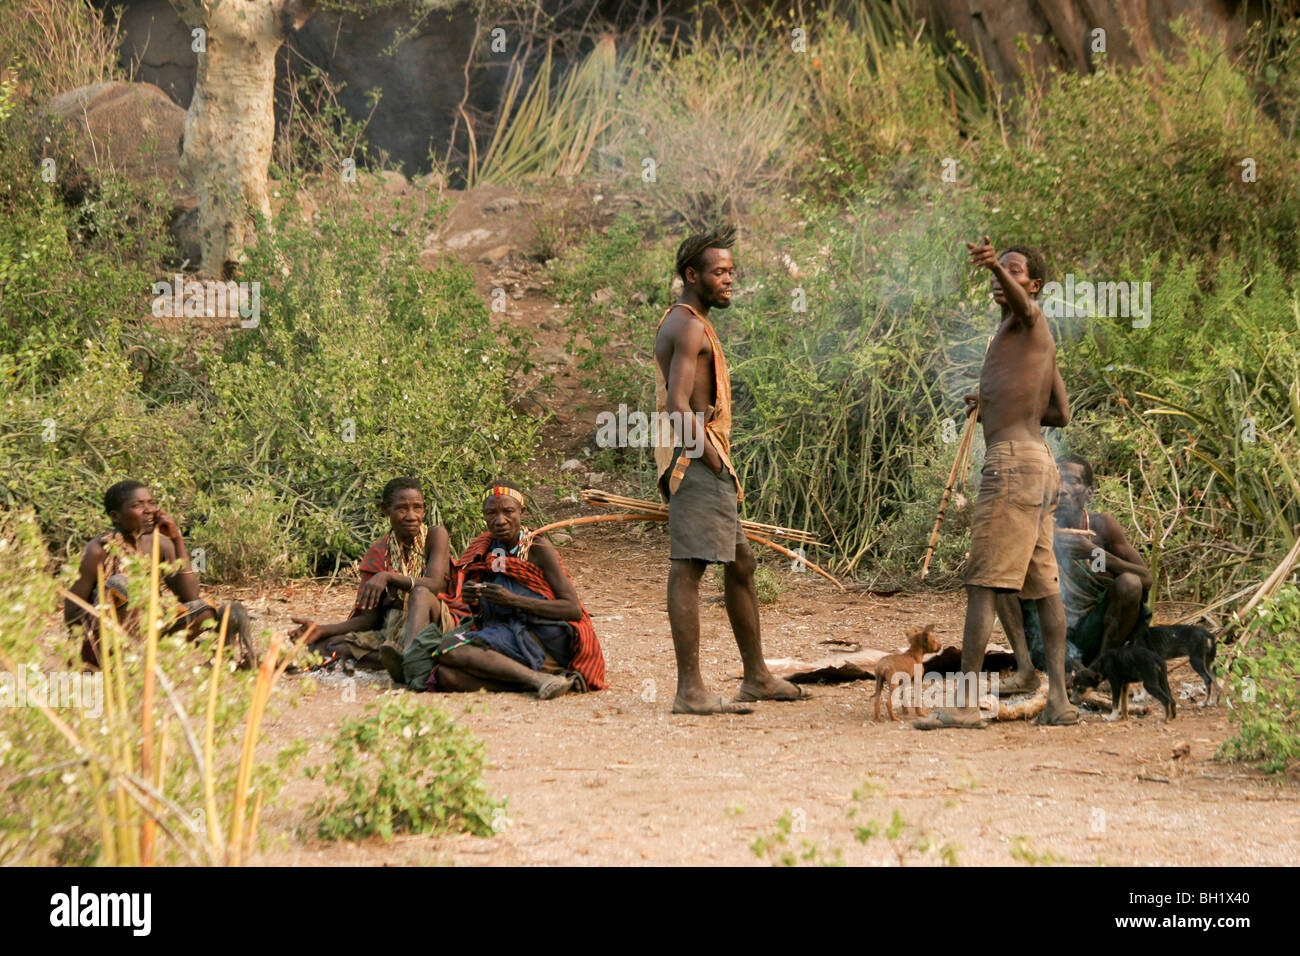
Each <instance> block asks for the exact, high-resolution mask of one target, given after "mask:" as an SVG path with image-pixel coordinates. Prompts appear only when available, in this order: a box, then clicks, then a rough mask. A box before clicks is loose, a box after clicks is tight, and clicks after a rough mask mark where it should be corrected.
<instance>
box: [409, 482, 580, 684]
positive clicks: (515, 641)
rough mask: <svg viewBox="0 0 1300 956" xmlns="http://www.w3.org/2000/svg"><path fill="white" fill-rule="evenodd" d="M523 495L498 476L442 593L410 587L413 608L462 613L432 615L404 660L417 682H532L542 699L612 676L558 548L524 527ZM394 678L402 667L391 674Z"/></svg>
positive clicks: (413, 680)
mask: <svg viewBox="0 0 1300 956" xmlns="http://www.w3.org/2000/svg"><path fill="white" fill-rule="evenodd" d="M523 515H524V495H523V492H521V491H520V490H519V489H518V488H516V487H515V486H514V485H512V484H509V483H507V482H503V481H502V482H496V483H495V484H493V485H492V487H490V488H488V489H487V493H486V494H485V496H484V500H483V520H484V521H485V522H486V523H487V528H488V530H487V531H485V532H484V533H483V534H481V535H479V536H478V537H477V538H475V539H474V540H473V541H472V542H471V543H470V545H469V547H468V548H466V549H465V553H464V554H462V555H461V556H460V560H458V561H457V562H456V563H455V564H454V565H453V566H452V569H451V585H450V588H449V590H448V591H447V592H446V593H445V594H441V595H437V596H436V597H435V596H434V595H433V594H432V593H431V592H429V591H428V590H427V589H425V588H423V587H419V586H417V587H416V588H415V589H414V590H413V591H412V592H411V613H412V614H416V613H417V612H419V611H420V609H422V608H423V607H424V606H425V604H426V603H428V602H432V601H435V600H440V601H442V602H443V603H444V604H445V605H446V607H447V608H448V609H449V611H450V613H451V615H452V617H453V618H454V619H455V621H456V627H455V628H453V629H452V630H451V631H450V632H447V631H446V630H445V629H444V628H443V627H441V626H439V624H438V623H436V622H435V623H433V624H430V625H429V627H427V628H425V630H423V631H422V632H421V633H420V634H419V635H418V636H417V637H416V639H415V640H414V641H413V642H412V644H411V646H410V648H409V649H408V650H407V652H406V654H405V655H404V657H403V660H402V674H401V678H402V681H401V682H403V683H405V684H406V685H407V686H408V687H410V688H411V689H412V690H431V691H432V690H440V691H475V690H480V689H482V690H513V691H532V692H535V693H536V694H537V697H538V698H539V699H540V700H551V699H552V698H555V697H560V696H562V695H563V694H567V693H570V692H575V691H576V692H581V691H589V690H600V689H601V688H602V687H604V686H605V658H604V656H603V655H602V654H601V650H600V642H599V641H597V640H596V630H595V628H594V627H593V626H592V623H591V617H590V615H588V614H587V611H586V608H584V607H583V606H582V602H581V601H579V600H578V592H577V591H576V590H575V589H574V587H573V581H572V580H570V578H569V575H568V573H567V572H566V571H565V570H564V565H563V564H562V563H561V562H560V556H559V554H557V553H556V551H555V548H554V547H552V546H551V544H550V543H549V542H547V541H545V540H543V539H538V540H536V541H534V540H532V537H531V535H530V534H529V533H528V531H527V529H525V528H524V527H523ZM393 677H394V680H396V679H397V675H395V674H394V675H393Z"/></svg>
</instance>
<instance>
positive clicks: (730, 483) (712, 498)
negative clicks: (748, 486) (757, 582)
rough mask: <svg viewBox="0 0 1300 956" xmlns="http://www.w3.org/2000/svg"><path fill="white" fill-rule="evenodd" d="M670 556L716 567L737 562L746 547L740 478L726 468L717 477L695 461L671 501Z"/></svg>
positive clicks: (673, 558)
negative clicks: (738, 488) (741, 548)
mask: <svg viewBox="0 0 1300 956" xmlns="http://www.w3.org/2000/svg"><path fill="white" fill-rule="evenodd" d="M668 541H669V547H670V550H669V557H670V558H671V559H672V560H674V561H677V560H681V559H685V558H689V559H693V560H695V561H705V562H708V563H712V564H730V563H731V562H732V561H735V560H736V546H737V545H739V544H744V542H745V532H744V531H743V530H742V529H741V527H740V514H739V507H738V502H737V494H736V479H735V478H733V477H731V472H729V471H727V470H726V469H725V468H724V469H723V470H722V474H721V475H715V474H714V473H713V472H712V471H711V470H710V469H709V466H708V465H706V464H705V463H704V461H703V460H702V459H699V458H696V459H693V460H692V461H691V463H690V465H689V466H688V467H687V469H686V474H684V475H683V476H682V481H681V484H680V485H678V486H677V490H676V491H674V492H673V494H672V497H671V498H669V499H668Z"/></svg>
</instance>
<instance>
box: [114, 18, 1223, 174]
mask: <svg viewBox="0 0 1300 956" xmlns="http://www.w3.org/2000/svg"><path fill="white" fill-rule="evenodd" d="M913 4H914V8H915V10H916V12H917V16H918V17H923V18H925V20H926V21H927V22H928V23H929V24H930V25H931V27H932V28H933V29H936V30H937V31H939V33H941V34H946V33H947V32H948V31H952V33H953V34H955V35H956V36H957V37H958V38H959V39H961V40H962V41H963V42H965V43H966V45H967V46H969V47H970V48H971V49H974V50H978V51H979V52H980V53H982V54H983V56H984V57H985V60H986V62H987V63H988V66H989V69H990V71H991V72H992V74H993V76H994V77H995V78H996V79H997V80H999V81H1001V82H1003V83H1009V82H1014V81H1015V80H1016V79H1017V78H1018V77H1019V76H1020V75H1021V71H1022V69H1024V67H1025V65H1026V63H1028V64H1032V66H1033V67H1034V68H1035V69H1044V68H1046V67H1049V66H1056V67H1058V68H1060V69H1064V70H1072V71H1077V72H1082V71H1087V70H1090V69H1092V66H1093V63H1094V61H1095V55H1094V53H1093V46H1094V42H1095V38H1094V35H1093V31H1094V30H1097V29H1101V30H1104V31H1105V44H1106V51H1107V58H1108V60H1109V62H1111V63H1114V64H1132V63H1137V62H1140V61H1142V60H1144V59H1145V58H1147V57H1148V56H1150V54H1151V52H1152V51H1153V50H1167V49H1170V48H1172V47H1173V46H1174V44H1175V42H1176V39H1175V36H1174V33H1173V30H1172V27H1171V24H1172V23H1173V21H1174V20H1175V19H1177V18H1178V17H1179V16H1184V17H1187V18H1188V19H1189V20H1190V21H1192V22H1195V23H1197V24H1199V25H1200V26H1202V27H1206V26H1209V27H1214V28H1217V29H1220V30H1222V31H1223V33H1224V35H1225V37H1226V38H1227V39H1228V40H1229V41H1231V40H1234V39H1236V38H1237V37H1239V36H1240V34H1241V29H1242V9H1243V8H1244V7H1245V6H1246V5H1245V4H1244V3H1242V2H1239V0H913ZM542 5H543V6H546V5H547V4H545V3H543V4H542ZM606 5H608V4H598V6H606ZM614 6H617V4H615V5H614ZM689 6H690V4H689V3H688V2H686V0H681V2H671V0H670V2H669V3H667V4H665V8H666V9H667V10H669V11H670V12H671V13H672V15H673V16H674V17H675V18H677V19H680V18H681V17H682V15H684V13H685V11H686V8H688V7H689ZM679 8H680V9H679ZM121 9H122V13H121V25H122V33H123V43H122V59H123V62H124V63H125V64H128V65H130V66H132V67H133V68H134V69H135V76H136V78H137V79H139V80H143V81H145V82H148V83H153V84H154V85H156V86H158V87H159V88H161V89H162V90H164V91H165V92H166V93H167V95H168V96H170V97H171V98H172V99H173V100H174V101H175V102H176V103H178V104H179V105H181V106H185V107H187V106H188V105H189V102H190V98H191V96H192V95H193V92H194V75H195V65H196V54H195V53H194V52H193V51H192V50H191V37H190V31H189V29H188V28H187V27H186V26H185V25H184V24H183V23H182V22H181V20H180V18H179V17H178V16H177V15H176V13H175V11H174V10H173V9H172V7H171V5H170V4H169V3H168V2H167V0H124V2H123V3H122V5H121ZM407 33H410V35H409V36H406V34H407ZM1022 34H1023V35H1025V36H1027V37H1030V38H1035V37H1041V38H1043V42H1041V43H1035V42H1031V43H1030V53H1029V58H1028V60H1027V61H1026V60H1025V56H1024V54H1023V53H1021V51H1020V50H1018V49H1017V46H1016V37H1017V36H1019V35H1022ZM399 36H404V37H405V39H403V40H402V42H400V43H398V44H397V45H396V46H395V47H393V40H394V38H395V37H399ZM474 38H475V21H474V15H473V8H472V5H471V4H468V3H466V4H462V5H461V6H460V7H458V8H455V9H454V10H453V11H452V12H450V13H438V14H434V15H432V16H430V17H428V18H426V19H425V20H424V21H423V22H422V23H421V24H420V25H419V26H418V27H416V28H415V29H414V31H413V32H411V22H410V19H409V14H407V13H405V12H404V11H403V10H401V9H397V10H386V11H379V12H377V13H374V14H371V15H368V16H367V17H366V18H365V19H364V20H361V19H358V18H357V17H355V16H351V15H348V16H341V15H339V14H336V13H330V12H328V11H320V12H318V13H317V14H316V15H315V16H313V17H312V18H311V19H310V20H308V21H307V24H306V25H305V26H304V27H303V28H302V30H300V31H298V33H297V34H296V35H294V36H293V37H291V39H290V41H289V42H288V43H287V44H286V45H285V48H284V49H283V50H281V53H280V63H279V67H278V74H279V76H280V77H281V78H283V77H284V76H285V75H286V72H287V69H288V66H289V64H292V65H293V67H294V69H295V70H297V71H304V70H306V69H309V68H310V67H311V66H315V67H318V68H320V69H321V70H323V71H325V73H326V74H327V75H328V76H329V77H330V79H331V80H332V81H333V82H334V83H335V84H336V85H341V87H342V91H341V93H340V101H341V104H342V105H343V106H344V108H346V109H347V110H348V111H349V112H350V113H351V114H352V115H353V116H356V117H358V118H363V117H365V116H366V115H368V114H369V113H370V104H369V100H368V94H369V92H370V90H372V89H374V88H379V89H381V90H382V91H383V96H382V97H381V99H380V101H379V106H378V108H377V109H376V110H375V112H374V115H373V116H372V117H371V119H370V125H369V127H368V129H367V135H368V139H369V141H370V143H371V144H372V145H373V146H375V147H378V148H380V149H382V150H384V151H386V152H387V153H388V154H389V156H390V158H391V159H392V160H393V161H396V162H401V163H402V164H403V167H404V168H405V169H406V171H407V172H408V173H419V172H427V171H428V169H429V153H430V150H431V149H432V150H433V151H434V153H435V154H436V155H438V156H442V155H443V154H444V153H445V152H446V149H447V143H448V140H449V138H450V136H451V131H452V128H453V125H454V124H455V122H456V117H457V115H458V112H459V109H460V107H461V101H462V98H464V99H465V104H464V105H465V108H466V109H467V110H468V111H469V112H470V113H475V112H477V113H479V114H480V115H484V114H487V115H490V114H491V113H492V112H493V111H494V110H495V109H496V107H497V106H498V105H499V103H500V100H501V97H502V95H503V93H504V89H505V82H506V79H507V77H506V69H507V66H508V64H509V62H510V57H509V54H508V52H507V53H506V54H496V55H492V54H489V55H486V56H485V55H483V53H484V51H482V50H481V51H479V53H478V57H477V61H476V63H477V68H476V69H473V70H471V71H469V74H468V75H469V89H468V91H467V90H466V62H467V60H469V59H470V58H471V55H472V54H473V53H474V51H473V50H472V47H473V44H474ZM487 42H488V41H487V38H486V36H484V37H480V43H482V44H484V45H485V47H486V44H487ZM518 42H519V41H518V38H514V37H510V38H507V43H508V49H509V50H513V49H514V48H515V45H516V44H517V43H518ZM390 47H392V49H391V51H390ZM462 145H463V141H462Z"/></svg>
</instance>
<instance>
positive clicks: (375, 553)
mask: <svg viewBox="0 0 1300 956" xmlns="http://www.w3.org/2000/svg"><path fill="white" fill-rule="evenodd" d="M424 543H425V529H423V528H421V529H420V534H419V535H418V536H417V537H416V539H415V542H414V544H413V546H412V550H413V554H412V555H411V562H412V566H411V567H410V568H399V567H396V566H394V564H393V552H394V551H395V550H398V549H399V548H400V545H398V543H397V542H396V541H395V540H393V533H392V532H391V531H390V532H388V534H386V535H384V536H383V537H382V538H380V539H379V540H378V541H376V542H375V543H374V544H372V545H371V546H370V550H369V551H367V552H366V556H365V557H364V558H362V559H361V566H360V567H359V568H358V569H357V570H358V571H359V572H360V573H361V580H360V581H359V582H358V583H357V598H358V599H360V597H361V585H363V584H365V583H366V582H367V581H369V580H370V579H371V578H373V577H374V576H375V575H376V574H378V573H379V572H380V571H395V572H397V573H399V574H405V575H408V576H410V577H419V575H420V573H421V572H423V571H424V546H425V545H424ZM417 565H418V567H417ZM394 591H397V589H396V588H390V589H389V592H388V594H389V597H388V600H387V605H386V606H388V607H398V608H400V607H401V606H402V603H403V596H402V593H401V592H400V591H398V592H397V595H396V597H393V596H392V595H393V592H394ZM361 613H362V610H361V605H360V604H354V605H353V606H352V616H353V617H356V616H357V615H358V614H361Z"/></svg>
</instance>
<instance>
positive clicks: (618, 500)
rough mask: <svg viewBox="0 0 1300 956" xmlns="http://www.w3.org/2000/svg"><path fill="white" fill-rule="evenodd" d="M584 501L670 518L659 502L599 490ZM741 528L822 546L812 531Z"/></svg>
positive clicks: (587, 491) (587, 492)
mask: <svg viewBox="0 0 1300 956" xmlns="http://www.w3.org/2000/svg"><path fill="white" fill-rule="evenodd" d="M582 500H583V501H585V502H586V503H587V504H589V505H596V506H598V507H611V508H632V509H635V510H637V511H640V512H644V513H647V514H655V515H662V516H663V518H665V519H666V518H667V517H668V506H667V505H666V504H663V503H662V502H657V501H641V500H640V499H638V498H624V497H623V496H622V495H614V494H610V493H609V492H607V491H601V490H599V489H598V488H584V489H583V491H582ZM740 526H741V528H743V529H744V530H745V531H753V532H754V533H755V534H764V535H775V536H777V537H780V538H790V539H792V540H794V541H798V542H799V543H800V544H821V542H820V541H818V540H817V536H816V535H814V534H813V533H812V532H811V531H800V530H798V529H796V528H783V527H781V526H780V525H774V524H763V523H762V522H759V521H741V522H740Z"/></svg>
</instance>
